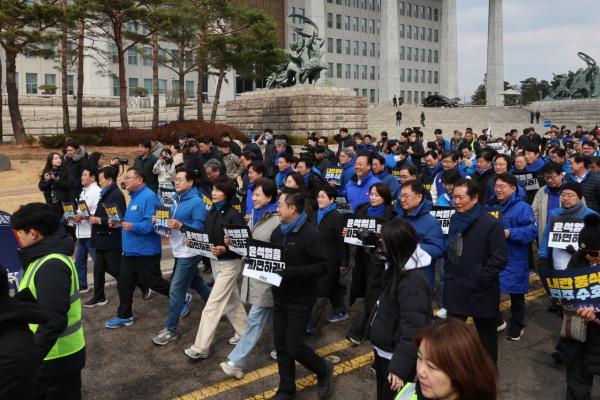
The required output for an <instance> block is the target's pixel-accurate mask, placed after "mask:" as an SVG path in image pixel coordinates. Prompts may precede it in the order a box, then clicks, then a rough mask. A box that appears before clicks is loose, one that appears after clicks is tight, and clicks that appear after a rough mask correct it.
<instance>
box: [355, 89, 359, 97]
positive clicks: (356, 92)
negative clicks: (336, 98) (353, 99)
mask: <svg viewBox="0 0 600 400" xmlns="http://www.w3.org/2000/svg"><path fill="white" fill-rule="evenodd" d="M354 94H356V95H357V96H360V89H358V88H354Z"/></svg>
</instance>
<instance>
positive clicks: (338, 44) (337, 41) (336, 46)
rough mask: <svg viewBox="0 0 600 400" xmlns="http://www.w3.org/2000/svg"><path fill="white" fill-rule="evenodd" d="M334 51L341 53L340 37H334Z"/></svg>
mask: <svg viewBox="0 0 600 400" xmlns="http://www.w3.org/2000/svg"><path fill="white" fill-rule="evenodd" d="M335 52H336V53H338V54H342V39H335Z"/></svg>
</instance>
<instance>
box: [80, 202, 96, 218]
mask: <svg viewBox="0 0 600 400" xmlns="http://www.w3.org/2000/svg"><path fill="white" fill-rule="evenodd" d="M77 208H78V209H79V212H80V213H81V216H82V217H83V218H84V219H88V218H89V217H91V216H92V213H90V209H89V208H88V206H87V204H86V202H85V200H77Z"/></svg>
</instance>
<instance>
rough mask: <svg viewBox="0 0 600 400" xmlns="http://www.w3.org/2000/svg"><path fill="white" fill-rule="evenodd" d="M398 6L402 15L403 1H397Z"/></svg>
mask: <svg viewBox="0 0 600 400" xmlns="http://www.w3.org/2000/svg"><path fill="white" fill-rule="evenodd" d="M398 7H399V9H400V15H402V16H404V2H403V1H401V2H400V3H398Z"/></svg>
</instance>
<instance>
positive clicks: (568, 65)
mask: <svg viewBox="0 0 600 400" xmlns="http://www.w3.org/2000/svg"><path fill="white" fill-rule="evenodd" d="M456 11H457V25H458V27H457V35H458V38H457V39H458V82H459V84H458V93H459V96H460V98H461V99H464V98H465V97H466V99H467V101H469V100H470V98H471V95H472V94H473V92H474V91H475V89H476V88H477V86H479V85H480V84H481V83H483V77H484V74H485V71H486V63H487V61H486V58H487V53H486V51H487V50H486V49H487V20H488V0H457V10H456ZM503 11H504V12H503V18H504V21H503V28H504V80H505V81H508V82H510V83H511V84H518V83H519V81H521V80H524V79H526V78H528V77H532V76H533V77H535V78H537V79H538V80H540V79H546V80H548V81H551V80H552V73H553V72H554V73H557V74H558V73H565V72H567V71H569V70H572V71H576V70H577V69H579V68H583V67H585V66H586V64H585V63H584V62H583V61H582V60H581V59H580V58H579V57H577V52H579V51H582V52H584V53H586V54H587V55H589V56H591V57H592V58H594V59H595V60H596V61H597V62H598V64H599V65H600V40H598V38H600V23H598V17H600V0H504V1H503Z"/></svg>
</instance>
